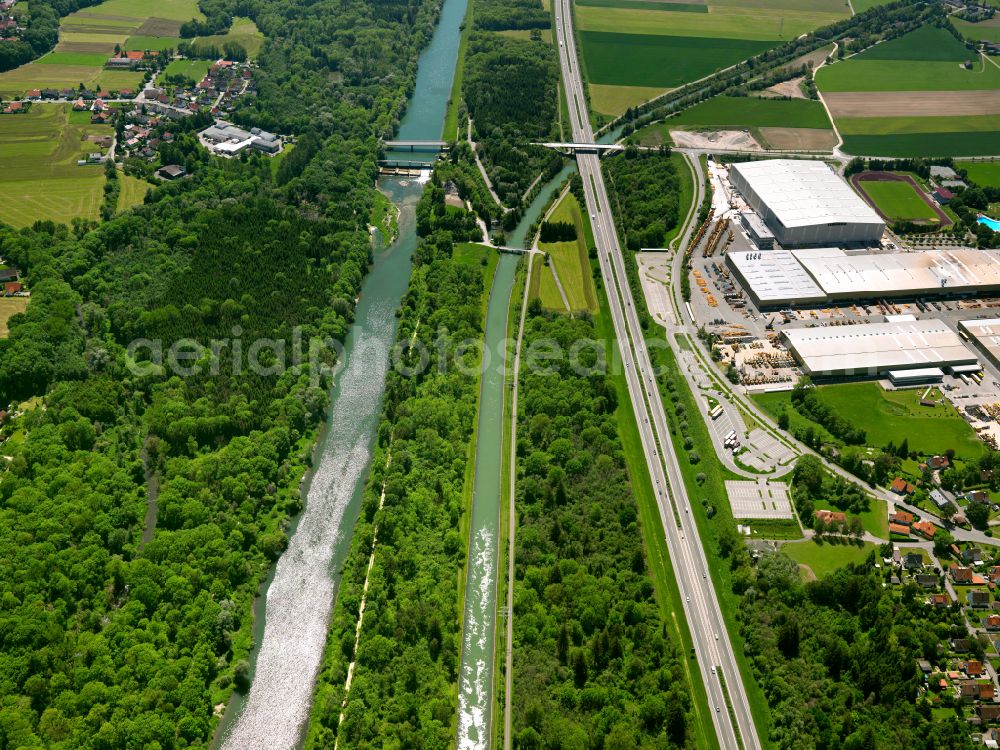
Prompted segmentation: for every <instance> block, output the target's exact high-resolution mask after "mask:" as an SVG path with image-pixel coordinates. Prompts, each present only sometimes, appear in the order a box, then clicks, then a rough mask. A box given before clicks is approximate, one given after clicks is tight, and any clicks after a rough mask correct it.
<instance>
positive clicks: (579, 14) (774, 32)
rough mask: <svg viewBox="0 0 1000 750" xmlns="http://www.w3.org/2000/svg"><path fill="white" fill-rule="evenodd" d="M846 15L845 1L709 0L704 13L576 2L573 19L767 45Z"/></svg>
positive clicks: (593, 27) (596, 27)
mask: <svg viewBox="0 0 1000 750" xmlns="http://www.w3.org/2000/svg"><path fill="white" fill-rule="evenodd" d="M846 16H847V6H846V5H845V6H844V8H843V12H834V13H830V12H820V11H813V10H794V9H792V10H788V9H773V8H771V7H770V3H769V2H768V0H761V1H760V2H759V3H757V4H756V7H736V6H730V7H725V6H718V5H715V4H711V5H710V6H709V12H708V13H670V12H669V11H662V10H626V9H609V8H593V7H579V6H577V8H576V20H577V24H578V27H579V29H580V30H581V31H607V32H616V33H622V34H650V35H654V36H661V35H668V36H678V37H696V38H697V37H714V38H717V39H744V40H755V41H761V42H768V43H769V44H770V45H774V44H777V43H778V42H785V41H789V40H790V39H794V38H796V37H798V36H800V35H801V34H804V33H806V32H807V31H811V30H812V29H816V28H819V27H820V26H826V25H828V24H831V23H834V22H835V21H839V20H840V19H842V18H845V17H846ZM776 40H777V41H776ZM623 59H628V58H623Z"/></svg>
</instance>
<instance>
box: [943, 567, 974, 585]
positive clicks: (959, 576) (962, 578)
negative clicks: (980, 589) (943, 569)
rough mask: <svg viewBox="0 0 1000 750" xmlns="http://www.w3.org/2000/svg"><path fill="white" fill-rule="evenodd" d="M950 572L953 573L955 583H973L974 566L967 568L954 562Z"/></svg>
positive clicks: (952, 577) (949, 569)
mask: <svg viewBox="0 0 1000 750" xmlns="http://www.w3.org/2000/svg"><path fill="white" fill-rule="evenodd" d="M948 572H949V573H951V580H953V581H954V582H955V583H964V584H971V583H972V568H966V567H963V566H961V565H955V564H954V563H952V565H951V567H950V568H948Z"/></svg>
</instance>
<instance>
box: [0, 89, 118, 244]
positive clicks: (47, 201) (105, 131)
mask: <svg viewBox="0 0 1000 750" xmlns="http://www.w3.org/2000/svg"><path fill="white" fill-rule="evenodd" d="M69 114H70V107H69V105H45V106H40V105H36V106H34V107H32V108H31V110H30V111H29V112H28V113H27V114H25V115H10V116H5V117H0V144H4V147H5V148H3V149H2V150H0V194H2V195H3V197H4V198H3V200H2V201H0V221H4V222H6V223H8V224H11V225H12V226H15V227H23V226H29V225H30V224H33V223H34V222H35V221H38V220H51V221H56V222H62V223H67V224H68V223H69V222H70V221H72V219H73V218H75V217H78V216H79V217H82V218H87V219H94V220H96V219H97V218H98V216H99V212H100V206H101V201H102V200H103V197H104V169H103V167H101V166H78V165H77V163H76V162H77V159H79V158H81V157H84V156H85V155H86V154H88V153H91V152H95V151H99V150H100V149H99V148H97V146H96V145H95V144H94V143H92V142H90V141H88V140H87V137H88V136H91V135H112V134H113V132H114V131H113V129H112V128H111V126H110V125H91V124H90V123H89V122H88V123H85V124H79V123H74V122H71V121H70V117H69Z"/></svg>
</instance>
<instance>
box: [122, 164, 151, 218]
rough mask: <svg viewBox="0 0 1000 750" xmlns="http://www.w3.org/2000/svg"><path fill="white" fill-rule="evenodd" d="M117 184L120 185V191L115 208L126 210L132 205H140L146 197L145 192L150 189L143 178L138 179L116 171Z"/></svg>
mask: <svg viewBox="0 0 1000 750" xmlns="http://www.w3.org/2000/svg"><path fill="white" fill-rule="evenodd" d="M118 184H119V185H121V192H119V193H118V206H117V210H118V211H119V212H121V211H127V210H128V209H130V208H132V207H133V206H139V205H142V202H143V201H144V200H145V198H146V193H148V192H149V191H150V190H151V189H152V187H153V186H152V185H150V184H149V183H148V182H146V181H145V180H140V179H139V178H138V177H133V176H132V175H128V174H122V173H121V172H120V171H119V173H118Z"/></svg>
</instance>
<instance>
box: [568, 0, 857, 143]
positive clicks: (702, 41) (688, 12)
mask: <svg viewBox="0 0 1000 750" xmlns="http://www.w3.org/2000/svg"><path fill="white" fill-rule="evenodd" d="M839 6H842V7H839ZM703 10H707V12H702V11H703ZM575 15H576V22H577V28H578V29H579V38H580V46H581V54H582V57H583V62H584V68H585V70H586V74H587V80H588V83H589V84H590V85H591V86H592V87H593V88H592V89H591V106H592V107H593V109H594V111H596V112H598V113H600V114H605V115H618V114H621V113H622V112H623V111H624V110H625V109H627V108H628V107H630V106H634V105H636V104H639V103H641V102H643V101H646V100H648V99H649V98H652V97H653V96H655V95H656V94H659V93H662V92H663V91H666V90H668V89H671V88H675V87H677V86H681V85H683V84H685V83H689V82H690V81H694V80H697V79H699V78H702V77H704V76H707V75H710V74H712V73H714V72H715V71H717V70H721V69H722V68H726V67H728V66H730V65H734V64H736V63H738V62H740V61H742V60H745V59H747V58H748V57H753V56H754V55H756V54H759V53H760V52H762V51H764V50H766V49H769V48H771V47H773V46H775V45H777V44H780V43H781V42H783V41H788V40H790V39H793V38H795V37H797V36H799V35H800V34H803V33H805V32H807V31H810V30H812V29H815V28H818V27H820V26H825V25H827V24H830V23H833V22H835V21H837V20H840V19H842V18H844V17H846V16H847V15H848V7H847V3H846V0H844V2H842V3H841V2H840V0H833V1H832V2H823V1H822V0H718V1H716V0H707V2H706V3H704V4H702V3H684V4H678V3H673V2H655V1H654V0H577V2H576V7H575ZM626 88H633V89H635V90H634V91H632V92H629V91H627V90H626ZM782 125H784V123H782Z"/></svg>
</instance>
